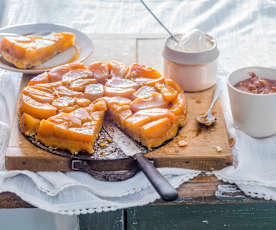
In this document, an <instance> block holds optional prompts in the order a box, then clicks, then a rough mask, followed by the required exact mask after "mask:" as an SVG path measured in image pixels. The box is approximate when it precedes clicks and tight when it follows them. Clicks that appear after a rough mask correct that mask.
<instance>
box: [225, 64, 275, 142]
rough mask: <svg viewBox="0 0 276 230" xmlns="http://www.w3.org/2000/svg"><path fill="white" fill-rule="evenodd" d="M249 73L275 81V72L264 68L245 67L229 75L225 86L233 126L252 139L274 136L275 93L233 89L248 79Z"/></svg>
mask: <svg viewBox="0 0 276 230" xmlns="http://www.w3.org/2000/svg"><path fill="white" fill-rule="evenodd" d="M249 72H253V73H255V74H256V75H257V76H259V77H261V78H267V79H271V80H276V70H275V69H271V68H265V67H254V66H253V67H246V68H242V69H238V70H236V71H234V72H233V73H231V74H230V75H229V77H228V82H227V85H228V92H229V98H230V104H231V110H232V115H233V119H234V124H235V126H236V127H237V128H239V129H240V130H242V131H244V132H245V133H247V134H248V135H250V136H252V137H257V138H261V137H267V136H271V135H273V134H276V120H275V118H276V93H272V94H253V93H248V92H244V91H241V90H239V89H237V88H235V87H234V86H235V84H237V83H238V82H240V81H243V80H245V79H248V78H250V76H249V75H248V73H249Z"/></svg>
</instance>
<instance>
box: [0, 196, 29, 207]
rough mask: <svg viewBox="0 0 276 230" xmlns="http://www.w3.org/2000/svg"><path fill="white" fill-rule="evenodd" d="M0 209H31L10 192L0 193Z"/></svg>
mask: <svg viewBox="0 0 276 230" xmlns="http://www.w3.org/2000/svg"><path fill="white" fill-rule="evenodd" d="M0 208H1V209H2V208H33V206H32V205H30V204H28V203H27V202H25V201H24V200H22V199H21V198H20V197H18V196H17V195H15V194H14V193H10V192H3V193H0Z"/></svg>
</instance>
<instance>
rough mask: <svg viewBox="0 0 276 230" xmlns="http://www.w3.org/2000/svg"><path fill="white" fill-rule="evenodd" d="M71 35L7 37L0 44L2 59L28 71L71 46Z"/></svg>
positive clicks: (73, 37) (73, 36)
mask: <svg viewBox="0 0 276 230" xmlns="http://www.w3.org/2000/svg"><path fill="white" fill-rule="evenodd" d="M74 41H75V35H74V34H72V33H65V32H62V33H52V34H50V35H47V36H32V35H28V36H18V37H17V36H16V37H13V36H10V37H9V36H7V37H4V38H3V39H2V40H1V42H0V53H1V55H2V57H3V58H4V59H5V60H6V61H8V62H10V63H12V64H14V65H15V66H16V67H17V68H20V69H28V68H32V67H33V66H39V65H41V64H42V63H44V62H46V61H47V60H49V59H50V58H52V57H53V56H55V55H56V54H57V53H60V52H63V51H65V50H66V49H67V48H69V47H70V46H72V45H73V44H74Z"/></svg>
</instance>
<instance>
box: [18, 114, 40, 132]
mask: <svg viewBox="0 0 276 230" xmlns="http://www.w3.org/2000/svg"><path fill="white" fill-rule="evenodd" d="M39 124H40V120H39V119H36V118H34V117H32V116H31V115H29V114H27V113H23V115H22V116H21V118H20V120H19V126H20V129H21V131H22V132H23V133H24V134H26V135H27V136H33V135H35V134H36V132H37V130H38V128H39Z"/></svg>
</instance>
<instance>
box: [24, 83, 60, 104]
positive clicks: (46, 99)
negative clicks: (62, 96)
mask: <svg viewBox="0 0 276 230" xmlns="http://www.w3.org/2000/svg"><path fill="white" fill-rule="evenodd" d="M22 92H23V94H25V95H27V96H29V97H31V98H33V99H34V100H36V101H39V102H42V103H51V102H52V101H53V100H54V99H55V97H54V96H53V95H52V94H51V93H48V92H44V91H41V90H38V89H36V88H34V87H32V86H27V87H25V88H24V89H23V90H22Z"/></svg>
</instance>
